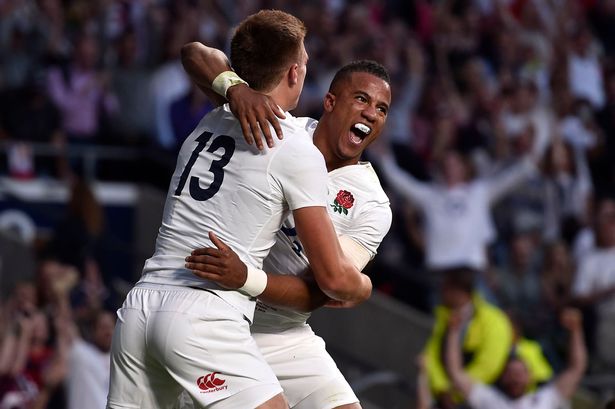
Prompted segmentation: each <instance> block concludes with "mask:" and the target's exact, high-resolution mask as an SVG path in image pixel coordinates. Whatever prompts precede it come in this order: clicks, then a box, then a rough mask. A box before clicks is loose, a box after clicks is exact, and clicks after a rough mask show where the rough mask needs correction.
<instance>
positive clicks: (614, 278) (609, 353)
mask: <svg viewBox="0 0 615 409" xmlns="http://www.w3.org/2000/svg"><path fill="white" fill-rule="evenodd" d="M594 214H595V220H594V232H595V237H596V244H597V247H596V248H595V249H594V250H593V251H590V252H589V253H588V254H586V255H585V256H584V257H583V258H582V259H581V261H580V264H579V267H578V270H577V272H576V276H575V279H574V285H573V290H572V292H573V296H574V301H575V302H576V303H577V304H578V305H579V306H582V307H585V308H589V309H590V310H594V311H595V314H596V315H595V316H596V322H595V327H594V328H593V331H592V333H591V334H589V335H590V346H592V347H594V348H595V353H596V355H595V356H596V364H597V366H598V367H605V368H611V369H613V368H615V349H614V348H613V345H615V325H613V322H615V198H613V197H612V196H605V197H601V198H600V199H599V200H598V201H597V202H596V207H595V212H594ZM592 341H593V342H592Z"/></svg>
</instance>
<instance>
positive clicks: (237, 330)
mask: <svg viewBox="0 0 615 409" xmlns="http://www.w3.org/2000/svg"><path fill="white" fill-rule="evenodd" d="M117 315H118V320H117V324H116V327H115V332H114V334H113V342H112V346H111V381H110V386H109V398H108V401H107V407H108V408H135V409H136V408H152V409H157V408H171V407H173V406H174V405H175V403H176V402H177V397H178V396H179V394H180V393H181V391H182V389H185V390H186V391H187V392H188V394H189V395H190V396H191V398H192V399H193V400H194V401H195V403H196V404H197V406H198V407H206V408H215V409H247V408H254V407H256V406H258V405H260V404H262V403H264V402H266V401H267V400H269V399H271V398H272V397H274V396H275V395H277V394H279V393H281V392H282V388H281V387H280V384H279V383H278V381H277V379H276V377H275V375H274V374H273V372H272V370H271V368H269V366H268V365H267V363H266V362H265V360H264V358H263V356H262V355H261V353H260V351H259V349H258V347H257V346H256V343H255V342H254V339H253V338H252V336H251V335H250V328H249V323H248V321H247V320H246V319H245V317H244V316H243V315H242V314H241V313H240V312H239V311H238V310H236V309H235V308H233V307H232V306H231V305H230V304H228V303H226V302H225V301H224V300H222V299H221V298H220V297H218V296H217V295H215V294H213V293H211V292H209V291H205V290H197V289H190V288H186V287H174V286H162V285H154V284H139V285H137V286H136V287H135V288H133V289H132V290H131V291H130V293H128V295H127V297H126V301H124V305H123V306H122V308H120V309H119V310H118V313H117Z"/></svg>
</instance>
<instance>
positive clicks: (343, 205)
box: [330, 190, 354, 214]
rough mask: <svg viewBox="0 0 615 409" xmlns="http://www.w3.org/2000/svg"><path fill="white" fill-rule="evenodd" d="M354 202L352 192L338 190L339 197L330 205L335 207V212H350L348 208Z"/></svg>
mask: <svg viewBox="0 0 615 409" xmlns="http://www.w3.org/2000/svg"><path fill="white" fill-rule="evenodd" d="M353 204H354V197H353V196H352V193H350V192H349V191H347V190H340V191H339V192H337V197H336V198H335V200H334V201H333V204H332V205H330V206H331V207H332V208H333V211H334V212H337V213H340V214H342V213H343V214H348V209H350V208H351V207H352V205H353Z"/></svg>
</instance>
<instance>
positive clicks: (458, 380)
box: [445, 309, 587, 409]
mask: <svg viewBox="0 0 615 409" xmlns="http://www.w3.org/2000/svg"><path fill="white" fill-rule="evenodd" d="M561 321H562V325H563V326H564V327H565V328H566V329H567V330H568V331H569V332H570V339H569V348H570V355H569V363H568V367H567V368H566V369H565V370H564V371H563V372H562V373H561V374H560V375H558V376H557V378H555V380H554V381H553V383H550V384H548V385H545V386H542V387H539V388H538V389H537V390H536V391H535V392H531V393H527V390H528V384H529V382H530V374H529V371H528V368H527V366H526V365H525V363H524V362H523V360H522V359H520V358H519V357H516V356H514V355H513V356H512V357H511V358H510V359H509V360H508V362H507V363H506V368H505V369H504V372H503V373H502V375H501V377H500V379H499V382H498V385H499V389H498V388H495V387H493V386H490V385H486V384H485V383H484V382H480V381H477V380H476V379H474V378H473V377H472V376H471V374H469V373H468V372H467V371H466V370H464V368H463V366H462V356H461V346H460V341H459V340H460V338H461V334H462V331H463V327H462V322H463V321H462V319H461V317H459V316H453V317H452V318H451V320H450V322H449V325H448V334H447V337H446V353H445V354H446V357H447V358H446V367H447V369H448V372H449V374H450V376H451V379H452V381H453V383H454V385H455V387H456V388H457V389H458V390H459V391H460V392H461V393H462V394H463V396H464V397H465V398H466V399H467V401H468V403H469V404H470V406H471V408H472V409H495V408H498V409H509V408H510V409H513V408H515V409H559V408H561V406H562V405H563V404H565V401H566V400H567V399H570V398H571V397H572V395H573V394H574V392H575V391H576V389H577V387H578V385H579V382H580V380H581V377H582V376H583V373H584V372H585V367H586V364H587V353H586V350H585V342H584V340H583V326H582V320H581V313H580V312H579V311H577V310H572V309H568V310H565V311H564V312H563V313H562V316H561Z"/></svg>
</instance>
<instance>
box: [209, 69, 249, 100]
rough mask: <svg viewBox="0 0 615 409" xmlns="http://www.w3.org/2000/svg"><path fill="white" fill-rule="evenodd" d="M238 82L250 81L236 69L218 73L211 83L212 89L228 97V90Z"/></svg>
mask: <svg viewBox="0 0 615 409" xmlns="http://www.w3.org/2000/svg"><path fill="white" fill-rule="evenodd" d="M238 84H246V85H248V83H247V82H245V81H244V80H242V79H241V78H240V77H239V75H237V73H236V72H235V71H224V72H222V73H220V74H218V76H217V77H216V78H215V79H214V81H213V82H212V83H211V89H213V90H214V92H215V93H216V94H218V95H221V96H223V97H224V98H226V91H228V89H229V88H230V87H232V86H233V85H238Z"/></svg>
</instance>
